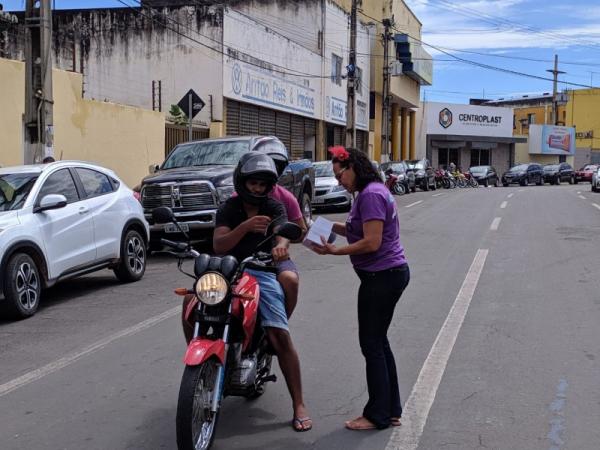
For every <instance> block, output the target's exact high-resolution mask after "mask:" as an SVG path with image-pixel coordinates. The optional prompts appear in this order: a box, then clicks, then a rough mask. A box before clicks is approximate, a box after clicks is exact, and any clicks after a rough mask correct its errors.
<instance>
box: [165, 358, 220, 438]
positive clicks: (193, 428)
mask: <svg viewBox="0 0 600 450" xmlns="http://www.w3.org/2000/svg"><path fill="white" fill-rule="evenodd" d="M218 369H219V364H218V362H217V361H216V360H215V359H209V360H208V361H206V362H204V363H203V364H201V365H199V366H186V368H185V370H184V372H183V376H182V378H181V387H180V388H179V400H178V402H177V419H176V426H177V448H178V449H179V450H207V449H209V448H210V446H211V445H212V443H213V440H214V438H215V431H216V428H217V419H218V418H219V412H218V411H217V412H216V413H213V412H212V411H211V407H212V400H213V394H214V390H215V388H216V386H217V377H218V373H219V370H218Z"/></svg>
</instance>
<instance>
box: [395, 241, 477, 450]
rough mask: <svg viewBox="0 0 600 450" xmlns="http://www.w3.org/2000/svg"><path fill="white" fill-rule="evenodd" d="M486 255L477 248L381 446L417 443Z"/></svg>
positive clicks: (411, 447)
mask: <svg viewBox="0 0 600 450" xmlns="http://www.w3.org/2000/svg"><path fill="white" fill-rule="evenodd" d="M487 255H488V250H487V249H479V250H477V254H476V255H475V259H473V263H472V264H471V267H470V268H469V271H468V272H467V276H466V278H465V281H463V284H462V286H461V288H460V291H459V292H458V295H457V296H456V299H455V300H454V304H453V305H452V308H451V309H450V312H449V313H448V317H446V321H445V322H444V325H442V328H441V329H440V332H439V333H438V335H437V338H436V339H435V342H434V343H433V346H432V347H431V350H430V351H429V355H427V359H426V360H425V363H424V364H423V367H422V368H421V372H420V373H419V377H418V378H417V381H416V383H415V385H414V386H413V389H412V392H411V393H410V396H409V397H408V400H407V401H406V404H405V405H404V410H403V412H402V426H401V427H394V431H393V433H392V436H391V437H390V440H389V441H388V443H387V445H386V447H385V450H415V449H416V448H417V447H418V446H419V441H420V440H421V435H422V434H423V429H424V428H425V424H426V423H427V417H428V416H429V410H430V409H431V406H432V405H433V402H434V400H435V396H436V393H437V390H438V388H439V386H440V382H441V380H442V376H443V375H444V372H445V370H446V365H447V363H448V359H449V358H450V354H451V353H452V349H453V348H454V344H455V342H456V338H457V337H458V333H459V332H460V329H461V327H462V324H463V322H464V320H465V316H466V315H467V311H468V310H469V306H470V305H471V300H472V298H473V294H474V293H475V289H476V288H477V283H478V282H479V277H480V276H481V272H482V271H483V266H484V264H485V260H486V258H487Z"/></svg>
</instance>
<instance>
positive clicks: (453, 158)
mask: <svg viewBox="0 0 600 450" xmlns="http://www.w3.org/2000/svg"><path fill="white" fill-rule="evenodd" d="M452 162H453V163H454V164H456V165H457V166H459V165H460V164H459V162H460V161H459V159H458V149H457V148H439V149H438V167H443V168H447V167H448V165H449V164H450V163H452Z"/></svg>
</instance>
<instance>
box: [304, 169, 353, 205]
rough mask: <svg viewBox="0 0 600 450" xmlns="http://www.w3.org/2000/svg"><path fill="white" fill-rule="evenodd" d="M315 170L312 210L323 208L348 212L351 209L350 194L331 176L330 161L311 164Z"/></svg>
mask: <svg viewBox="0 0 600 450" xmlns="http://www.w3.org/2000/svg"><path fill="white" fill-rule="evenodd" d="M313 166H314V168H315V197H314V198H313V201H312V206H313V209H314V210H319V209H324V208H343V209H345V210H350V208H351V207H352V194H350V193H349V192H348V191H347V190H346V189H344V187H343V186H342V185H340V184H339V182H338V180H337V179H336V178H335V175H334V174H333V167H332V164H331V161H320V162H316V163H313Z"/></svg>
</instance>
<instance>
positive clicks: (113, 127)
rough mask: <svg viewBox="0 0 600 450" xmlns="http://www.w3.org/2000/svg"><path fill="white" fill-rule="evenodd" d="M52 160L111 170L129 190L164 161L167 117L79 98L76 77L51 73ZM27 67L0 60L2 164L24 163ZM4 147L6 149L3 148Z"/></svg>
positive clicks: (79, 76)
mask: <svg viewBox="0 0 600 450" xmlns="http://www.w3.org/2000/svg"><path fill="white" fill-rule="evenodd" d="M52 75H53V83H52V89H53V95H54V155H55V157H56V159H63V160H66V159H77V160H83V161H90V162H93V163H97V164H100V165H102V166H104V167H108V168H110V169H112V170H114V171H115V172H116V173H117V175H119V177H121V178H122V179H123V181H124V182H125V183H126V184H128V185H129V186H131V187H133V186H135V185H136V184H138V183H139V182H140V180H141V179H142V178H143V177H144V176H145V175H147V174H148V166H149V165H150V164H153V163H160V162H162V161H163V159H164V146H165V117H164V115H163V113H159V112H154V111H149V110H145V109H141V108H133V107H130V106H123V105H117V104H114V103H108V102H98V101H94V100H84V99H82V98H81V92H82V78H81V75H80V74H77V73H72V72H65V71H62V70H56V69H55V70H53V71H52ZM24 79H25V65H24V64H23V63H21V62H18V61H11V60H6V59H0V80H2V82H1V83H0V135H1V136H3V138H2V142H3V143H2V151H1V152H0V165H2V166H7V165H18V164H22V163H23V133H22V128H23V126H22V114H23V111H24V98H25V83H24ZM5 142H8V145H7V146H6V147H5V144H4V143H5Z"/></svg>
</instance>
